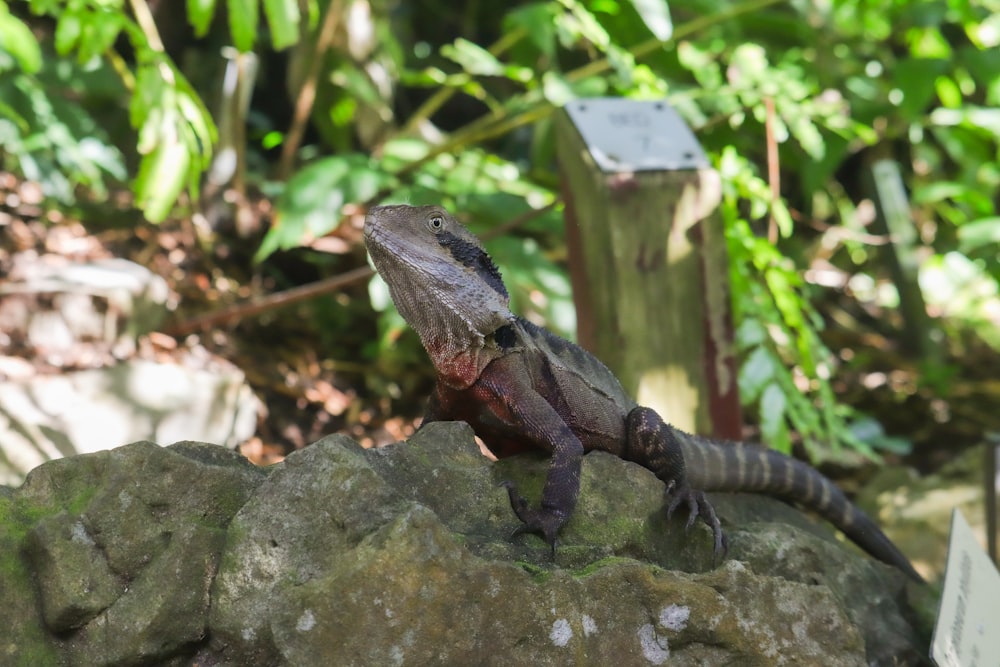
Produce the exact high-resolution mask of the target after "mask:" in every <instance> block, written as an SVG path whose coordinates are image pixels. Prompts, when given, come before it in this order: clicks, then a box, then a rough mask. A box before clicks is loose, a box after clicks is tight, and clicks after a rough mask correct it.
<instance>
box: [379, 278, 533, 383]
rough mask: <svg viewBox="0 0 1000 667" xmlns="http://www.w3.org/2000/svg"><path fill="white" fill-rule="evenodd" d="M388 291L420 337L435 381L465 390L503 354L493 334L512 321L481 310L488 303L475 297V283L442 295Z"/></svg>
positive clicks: (396, 285)
mask: <svg viewBox="0 0 1000 667" xmlns="http://www.w3.org/2000/svg"><path fill="white" fill-rule="evenodd" d="M389 291H390V292H391V294H392V300H393V302H394V303H395V304H396V307H397V308H398V309H399V313H400V315H402V316H403V319H405V320H406V322H407V323H408V324H409V325H410V326H411V327H413V329H414V330H415V331H416V332H417V335H419V336H420V342H421V343H422V344H423V346H424V349H425V350H427V354H428V355H429V356H430V358H431V361H432V362H433V364H434V368H435V369H436V370H437V373H438V377H439V378H440V379H441V380H442V381H443V382H445V383H446V384H448V385H449V386H452V387H455V388H458V389H464V388H466V387H468V386H470V385H471V384H472V383H474V382H475V381H476V380H477V379H478V378H479V374H480V373H481V372H482V371H483V369H484V368H486V366H487V365H488V364H489V363H490V362H491V361H493V360H494V359H496V358H497V357H499V356H501V355H502V354H503V351H502V350H501V349H500V347H499V346H498V345H497V343H496V341H495V340H494V338H493V333H494V332H495V331H496V330H497V329H499V328H501V327H503V326H505V325H507V324H509V323H510V322H512V321H513V320H514V319H515V317H514V314H513V313H511V312H510V311H509V310H507V309H506V308H489V307H486V303H487V302H488V300H485V299H482V298H481V297H479V296H477V294H476V290H475V283H472V282H471V281H470V283H469V285H468V286H467V287H465V286H463V287H456V286H454V285H452V286H451V288H450V292H451V293H450V294H447V295H446V294H442V293H441V291H439V290H436V289H434V288H433V287H432V286H429V285H428V284H427V283H421V282H419V281H393V282H389Z"/></svg>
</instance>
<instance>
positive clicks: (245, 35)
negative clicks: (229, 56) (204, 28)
mask: <svg viewBox="0 0 1000 667" xmlns="http://www.w3.org/2000/svg"><path fill="white" fill-rule="evenodd" d="M226 7H227V9H228V10H229V12H228V13H229V31H230V33H232V37H233V45H234V46H236V48H237V49H239V50H240V51H242V52H243V53H247V52H249V51H253V45H254V42H255V41H256V40H257V24H258V22H259V20H260V17H259V15H258V13H259V11H260V5H259V4H258V0H227V2H226Z"/></svg>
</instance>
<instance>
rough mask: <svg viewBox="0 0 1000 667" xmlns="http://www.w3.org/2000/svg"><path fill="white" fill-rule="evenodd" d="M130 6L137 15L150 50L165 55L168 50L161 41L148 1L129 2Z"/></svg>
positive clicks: (134, 0) (135, 0) (136, 18)
mask: <svg viewBox="0 0 1000 667" xmlns="http://www.w3.org/2000/svg"><path fill="white" fill-rule="evenodd" d="M129 4H130V5H132V13H133V14H135V21H136V23H138V24H139V28H141V29H142V34H143V35H145V36H146V41H147V42H149V48H151V49H152V50H154V51H156V52H157V53H163V52H164V51H165V50H166V49H164V48H163V40H162V39H160V32H159V31H158V30H157V29H156V21H155V20H154V19H153V13H152V12H151V11H150V10H149V5H147V4H146V0H129Z"/></svg>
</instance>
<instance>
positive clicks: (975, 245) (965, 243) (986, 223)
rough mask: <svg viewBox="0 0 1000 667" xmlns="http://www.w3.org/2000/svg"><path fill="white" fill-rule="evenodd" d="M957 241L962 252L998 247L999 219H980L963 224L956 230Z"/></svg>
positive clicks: (999, 235)
mask: <svg viewBox="0 0 1000 667" xmlns="http://www.w3.org/2000/svg"><path fill="white" fill-rule="evenodd" d="M958 241H959V243H960V248H961V251H962V252H970V251H972V250H977V249H979V248H982V247H983V246H991V245H992V246H996V245H1000V217H990V218H981V219H979V220H973V221H972V222H967V223H965V224H964V225H962V226H961V227H959V228H958Z"/></svg>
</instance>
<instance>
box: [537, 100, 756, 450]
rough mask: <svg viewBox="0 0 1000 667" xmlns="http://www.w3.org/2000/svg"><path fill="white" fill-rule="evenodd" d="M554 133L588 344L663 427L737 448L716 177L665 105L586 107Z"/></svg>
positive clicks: (578, 105) (574, 110)
mask: <svg viewBox="0 0 1000 667" xmlns="http://www.w3.org/2000/svg"><path fill="white" fill-rule="evenodd" d="M556 132H557V144H558V154H559V163H560V172H561V176H562V184H563V194H564V198H565V201H566V235H567V246H568V248H569V260H570V277H571V280H572V283H573V298H574V301H575V303H576V309H577V322H578V324H577V327H578V329H577V333H578V339H579V342H580V344H581V345H582V346H583V347H585V348H586V349H588V350H590V351H591V352H593V353H595V354H596V355H597V356H598V357H599V358H600V359H601V360H602V361H604V362H605V363H606V364H607V365H608V366H609V367H610V368H611V370H612V371H614V372H615V374H616V375H617V376H618V377H619V379H620V380H621V381H622V384H623V385H624V387H625V389H626V390H627V391H629V392H630V393H631V394H632V395H633V396H635V397H636V399H637V400H638V401H639V403H640V404H641V405H647V406H649V407H651V408H653V409H654V410H656V411H657V412H659V413H660V415H661V416H662V417H663V418H664V420H665V421H667V422H669V423H671V424H673V425H675V426H677V427H678V428H681V429H683V430H686V431H691V432H696V433H700V434H704V435H712V436H715V437H719V438H731V439H738V438H739V437H740V435H741V417H740V405H739V397H738V394H737V384H736V364H735V359H734V354H733V342H732V341H733V327H732V313H731V305H730V301H729V281H728V272H729V267H728V263H727V258H726V241H725V237H724V230H723V225H722V220H721V218H720V217H719V216H718V214H717V207H718V204H719V201H720V199H721V184H720V180H719V176H718V174H717V173H716V172H715V171H714V170H713V169H711V168H710V166H709V164H708V160H707V159H706V157H705V155H704V153H703V151H702V150H701V146H700V145H698V143H697V141H696V140H695V138H694V135H693V134H692V133H691V130H690V129H689V128H688V127H687V126H686V125H685V124H684V122H683V121H682V120H681V119H680V117H679V116H677V114H676V112H675V111H674V110H673V109H672V108H670V106H668V105H667V104H666V103H664V102H637V101H631V100H621V99H588V100H578V101H575V102H571V103H570V104H569V105H567V106H566V107H565V108H564V109H563V110H562V111H561V112H560V113H559V114H558V116H557V119H556Z"/></svg>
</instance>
